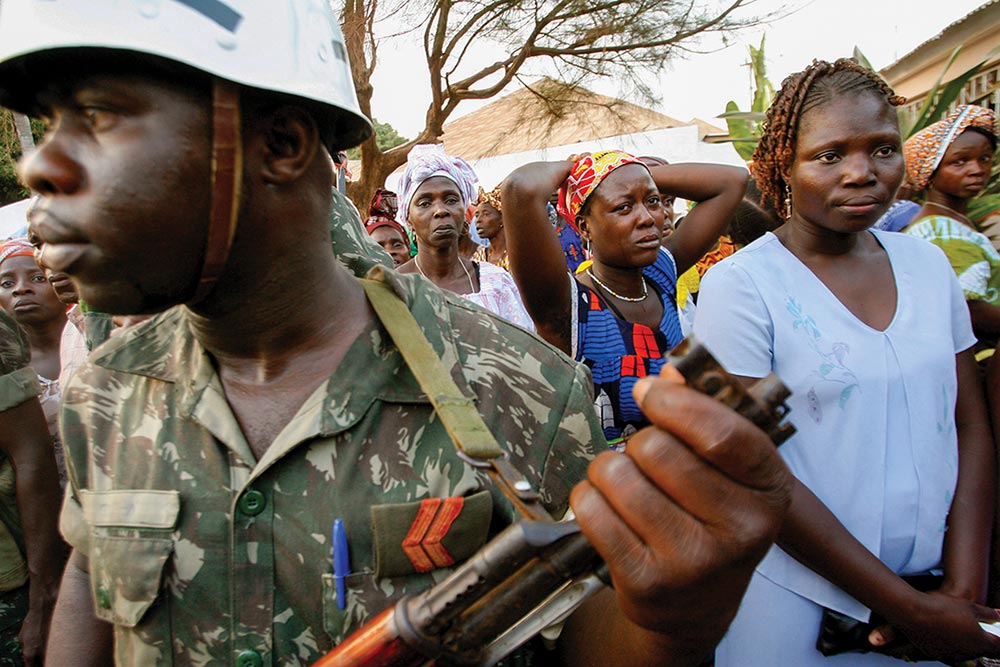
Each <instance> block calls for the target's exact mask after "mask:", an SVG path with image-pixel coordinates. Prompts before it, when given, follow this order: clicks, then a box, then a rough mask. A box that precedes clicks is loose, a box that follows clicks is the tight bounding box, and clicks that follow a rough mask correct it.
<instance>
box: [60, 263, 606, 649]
mask: <svg viewBox="0 0 1000 667" xmlns="http://www.w3.org/2000/svg"><path fill="white" fill-rule="evenodd" d="M356 261H357V266H356V269H362V268H365V266H371V263H367V264H366V263H365V262H364V261H362V260H361V259H360V258H358V259H357V260H356ZM387 273H388V277H387V281H388V282H389V283H390V285H391V286H392V287H393V289H394V290H395V291H396V292H397V293H398V294H400V295H401V296H402V297H403V298H404V300H405V301H406V303H407V304H408V306H409V308H410V310H411V312H412V313H413V315H414V317H415V318H416V319H417V321H418V322H419V323H420V325H421V326H422V328H423V329H424V332H425V335H426V337H427V339H428V340H429V341H430V343H431V345H432V346H433V347H434V349H435V351H436V352H437V353H438V354H439V355H440V358H441V359H442V360H443V362H444V364H445V366H446V368H448V369H449V370H450V372H451V374H452V376H453V377H454V379H455V381H456V383H457V384H458V385H459V387H460V388H461V390H462V391H463V392H465V393H466V394H467V395H469V396H472V397H474V398H475V400H476V402H477V408H478V409H479V412H480V414H481V415H482V416H483V418H484V420H485V421H486V424H487V425H488V426H489V427H490V428H491V430H492V431H493V433H494V434H495V435H496V437H497V440H498V441H499V443H500V445H501V446H502V447H504V448H505V449H506V450H508V451H509V452H510V455H511V462H512V463H513V464H514V465H515V466H516V467H517V468H519V469H520V470H521V471H522V472H523V473H524V474H525V475H526V476H527V477H528V478H529V479H530V480H532V482H533V484H534V485H536V486H537V488H539V489H541V491H542V495H543V499H544V503H545V504H546V506H547V507H548V508H549V510H550V511H551V512H552V513H553V515H554V516H561V515H562V514H563V513H564V512H565V511H566V508H567V506H568V495H569V491H570V489H571V488H572V486H573V484H574V483H575V482H576V481H578V480H580V479H582V478H583V476H584V474H585V469H586V466H587V463H588V462H589V460H590V459H591V458H592V457H593V456H594V455H595V453H596V450H595V444H594V443H602V442H603V439H602V438H601V432H600V429H599V428H598V426H597V424H596V419H595V415H594V412H593V407H592V403H591V396H590V394H591V390H590V387H591V383H590V378H589V375H588V374H587V371H586V369H585V368H584V367H583V366H580V365H578V364H576V363H574V362H573V361H572V360H570V359H569V358H568V357H566V356H564V355H561V354H558V353H556V352H555V351H554V349H553V348H551V347H550V346H548V345H547V344H545V343H544V342H542V341H541V340H540V339H538V338H536V337H535V336H533V335H531V334H529V333H527V332H525V331H523V330H521V329H519V328H517V327H514V326H511V325H508V324H507V323H506V322H504V321H502V320H501V319H499V318H497V317H495V316H493V315H491V314H489V313H487V312H486V311H484V310H482V309H480V308H478V307H476V306H474V305H471V304H469V303H468V302H467V301H465V300H464V299H462V298H461V297H458V296H457V295H451V294H449V293H444V292H442V291H440V290H438V289H436V288H434V287H433V286H432V285H431V284H430V283H428V282H427V281H425V280H423V279H421V278H420V277H419V276H400V275H398V274H395V273H394V272H391V271H390V272H387ZM62 420H63V421H62V427H63V434H64V446H65V448H66V450H67V454H68V456H67V461H68V464H69V473H70V483H71V488H70V490H69V492H68V493H67V498H66V502H65V505H64V509H63V515H62V521H61V526H62V530H63V533H64V535H65V537H66V539H67V540H68V541H69V542H70V543H71V544H72V545H73V546H74V547H76V548H77V549H80V550H81V551H82V552H83V553H85V554H86V555H88V556H89V558H90V579H91V584H92V592H93V595H94V602H95V608H96V611H97V614H98V616H100V617H101V618H103V619H106V620H108V621H111V622H112V623H114V624H115V638H116V642H115V644H116V646H115V652H116V659H117V663H118V664H119V665H143V666H147V665H207V664H232V665H241V666H242V665H257V664H264V665H290V664H291V665H295V664H309V663H311V662H312V661H314V660H315V659H317V658H318V657H319V656H321V655H322V654H323V653H324V652H326V651H327V650H329V649H330V648H331V647H332V646H333V645H335V644H336V643H337V642H339V641H340V640H341V639H342V638H344V637H345V636H346V635H347V634H349V633H350V632H352V631H353V630H355V629H356V628H358V627H359V626H360V625H361V624H362V623H363V622H364V621H365V620H366V619H368V618H370V617H371V616H373V615H374V614H376V613H377V612H379V611H381V610H382V609H384V608H385V607H387V606H388V605H389V604H390V603H391V602H392V601H393V600H395V599H398V598H399V597H401V596H402V595H403V594H405V593H409V592H415V591H419V590H422V589H424V588H426V587H427V586H429V585H431V584H432V583H434V582H435V581H437V580H440V579H441V578H442V577H443V576H444V575H445V574H447V573H448V572H449V571H450V568H449V565H450V564H453V563H456V562H459V561H461V560H463V559H465V558H467V557H468V556H469V555H471V554H472V553H473V552H474V551H475V550H476V549H477V548H478V547H479V546H481V545H482V544H483V542H484V541H485V540H486V539H487V538H488V537H489V536H490V535H492V534H495V533H496V532H498V531H499V530H500V529H501V528H502V527H503V526H504V525H506V524H508V523H510V522H511V521H512V519H513V518H514V516H513V511H512V509H511V507H510V505H509V504H508V503H507V501H506V499H505V498H504V497H503V496H502V495H501V494H500V493H499V492H498V491H496V489H495V488H494V487H493V486H492V483H491V482H490V481H489V479H488V478H486V477H484V476H481V475H480V474H479V473H477V472H475V471H474V470H473V469H472V468H470V467H469V466H468V465H467V464H466V463H464V462H463V461H462V460H461V459H460V458H458V456H457V454H456V451H455V448H454V446H453V445H452V443H451V442H450V440H449V439H448V436H447V435H446V433H445V431H444V429H443V428H442V426H441V423H440V421H439V420H438V419H437V418H436V417H435V414H434V411H433V409H432V407H431V405H430V404H429V403H428V401H427V399H426V396H425V395H424V394H423V393H422V392H421V390H420V388H419V386H418V384H417V382H416V380H415V379H414V377H413V376H412V375H411V373H410V371H409V369H408V368H407V367H406V365H405V364H404V362H403V361H402V359H401V357H400V354H399V352H398V351H397V350H396V348H395V346H394V345H393V344H392V343H391V341H389V340H388V337H387V334H386V332H385V330H384V329H383V328H382V327H381V325H379V324H378V323H371V324H370V325H369V327H368V328H367V330H365V331H364V332H363V333H362V334H361V335H360V336H359V337H358V338H357V339H356V340H355V341H354V343H353V346H352V347H351V349H350V351H349V352H348V353H347V355H346V356H345V358H344V360H343V361H342V362H341V364H340V366H339V368H338V369H337V370H336V372H335V373H334V374H333V376H332V377H331V378H330V380H329V381H328V382H327V383H325V384H324V385H322V386H320V387H319V388H318V389H317V390H316V391H315V392H314V393H313V395H312V396H311V397H310V398H309V399H308V400H307V401H306V402H305V404H304V405H303V406H302V408H301V409H300V410H299V412H298V414H297V415H296V417H295V418H294V419H293V420H292V422H291V423H290V424H289V425H288V426H287V427H286V428H285V429H284V431H283V432H282V433H281V434H280V435H279V436H278V438H277V439H276V440H275V441H274V443H273V444H272V445H271V446H270V448H269V450H268V451H267V453H266V455H265V457H264V458H263V459H262V460H260V461H257V460H255V458H254V456H253V455H252V454H251V452H250V448H249V447H248V445H247V443H246V441H245V439H244V437H243V434H242V432H241V431H240V428H239V425H238V424H237V421H236V419H235V417H234V416H233V414H232V411H231V409H230V407H229V405H228V404H227V402H226V399H225V397H224V394H223V390H222V386H221V384H220V381H219V378H218V376H217V375H216V373H215V370H214V367H213V364H212V362H211V360H210V359H209V357H208V355H207V354H206V352H205V351H204V349H203V348H201V346H200V345H199V344H198V342H197V341H196V340H195V339H194V337H193V336H192V334H191V331H190V329H189V327H188V324H187V321H186V319H185V311H184V310H183V309H180V308H177V309H173V310H170V311H168V312H166V313H163V314H161V315H158V316H157V317H155V318H153V319H152V320H150V321H149V322H146V323H144V324H140V325H138V326H136V327H134V328H133V329H131V330H129V331H126V332H124V333H123V334H121V335H120V336H118V337H115V338H113V339H112V340H110V341H109V342H108V343H106V344H105V345H104V346H103V347H102V348H100V349H99V350H97V351H96V352H95V353H93V354H91V356H90V358H89V360H88V362H87V363H86V364H85V365H84V366H83V367H82V368H81V369H80V370H79V371H78V373H77V375H76V376H75V377H74V378H73V380H72V381H71V382H70V385H69V387H68V388H66V390H65V391H64V393H63V413H62ZM336 518H340V519H342V520H343V522H344V524H345V526H346V528H347V536H348V541H349V545H350V547H349V551H350V557H351V567H352V574H351V575H350V576H349V577H348V578H347V581H346V584H347V595H346V601H345V602H346V605H345V606H346V608H345V609H343V610H341V609H339V608H338V604H337V599H336V594H335V586H334V579H333V577H332V560H331V527H332V524H333V522H334V519H336ZM428 526H429V527H428ZM408 535H409V536H410V537H411V538H412V537H413V536H414V535H416V536H417V539H416V540H413V539H411V540H409V541H408V542H407V546H406V547H404V540H406V539H407V536H408Z"/></svg>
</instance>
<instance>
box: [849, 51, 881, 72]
mask: <svg viewBox="0 0 1000 667" xmlns="http://www.w3.org/2000/svg"><path fill="white" fill-rule="evenodd" d="M854 59H855V60H857V61H858V64H859V65H864V66H865V67H867V68H868V69H870V70H871V71H873V72H877V71H878V70H876V69H875V68H874V67H872V64H871V62H869V61H868V58H867V57H866V56H865V54H863V53H862V52H861V49H859V48H858V47H856V46H855V47H854Z"/></svg>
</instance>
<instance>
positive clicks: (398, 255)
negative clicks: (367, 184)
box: [365, 188, 410, 267]
mask: <svg viewBox="0 0 1000 667" xmlns="http://www.w3.org/2000/svg"><path fill="white" fill-rule="evenodd" d="M398 209H399V206H398V204H397V203H396V193H395V192H392V191H390V190H383V189H382V188H379V189H378V190H376V191H375V196H374V197H372V201H371V204H369V206H368V219H367V220H365V231H366V232H368V235H369V236H371V237H372V239H374V241H375V242H376V243H378V244H379V245H380V246H382V249H383V250H385V251H386V252H387V253H389V256H390V257H392V263H393V266H397V267H398V266H400V265H402V264H405V263H406V262H408V261H410V237H409V235H408V234H407V233H406V230H405V229H403V225H401V224H399V223H398V222H396V213H397V211H398Z"/></svg>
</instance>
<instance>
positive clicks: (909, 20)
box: [372, 0, 986, 138]
mask: <svg viewBox="0 0 1000 667" xmlns="http://www.w3.org/2000/svg"><path fill="white" fill-rule="evenodd" d="M983 4H986V2H984V1H983V0H944V1H941V0H933V1H932V0H909V1H906V2H904V1H902V0H756V1H755V2H754V3H753V5H752V6H751V11H753V12H754V13H756V14H758V15H763V14H768V13H770V12H773V11H778V12H783V13H784V14H785V15H784V16H783V17H781V18H778V19H776V20H774V21H773V22H771V23H769V24H767V25H765V26H762V27H759V28H754V29H749V30H746V31H743V32H740V33H737V34H735V35H731V36H730V39H729V42H730V45H729V46H727V47H726V48H720V47H721V43H720V42H718V41H716V42H712V41H710V40H704V41H703V42H702V43H701V44H700V46H699V50H707V51H712V52H710V53H704V54H690V55H688V56H687V57H686V58H685V59H683V60H676V61H674V62H672V63H671V64H669V65H668V66H667V69H666V70H665V71H664V72H663V73H662V74H661V75H660V76H659V83H660V86H659V92H660V97H661V100H660V102H659V104H656V105H653V108H654V109H655V110H656V111H659V112H660V113H663V114H666V115H668V116H671V117H673V118H677V119H680V120H682V121H687V120H690V119H691V118H694V117H698V118H702V119H704V120H708V121H710V122H715V123H716V124H718V125H720V126H722V127H724V121H722V120H714V119H715V116H717V115H718V114H720V113H722V112H723V111H725V107H726V102H727V101H729V100H735V101H736V103H737V104H738V105H739V106H740V108H742V109H746V108H748V107H749V105H750V90H751V74H750V70H749V68H748V67H747V66H745V65H744V63H746V62H747V60H748V59H749V51H748V48H747V45H749V44H753V45H754V46H757V45H759V44H760V40H761V36H762V35H764V34H765V33H766V37H767V41H766V44H765V56H766V62H767V72H768V78H769V79H770V80H771V82H772V83H773V84H774V86H775V88H777V87H778V86H779V85H780V84H781V81H782V79H783V78H784V77H785V76H787V75H788V74H791V73H792V72H796V71H799V70H801V69H803V68H804V67H805V66H806V65H808V64H809V63H810V62H811V61H812V59H813V58H820V59H824V60H833V59H836V58H838V57H841V56H850V55H851V54H852V52H853V50H854V47H855V46H858V47H859V48H860V49H861V51H862V52H863V53H864V54H865V56H866V57H867V58H868V60H869V61H870V62H871V64H872V65H873V66H874V67H875V68H876V69H879V68H882V67H885V66H886V65H889V64H891V63H892V62H894V61H895V60H897V59H898V58H899V57H901V56H903V55H905V54H906V53H908V52H909V51H911V50H912V49H913V48H915V47H916V46H918V45H919V44H921V43H923V42H924V41H926V40H927V39H930V38H931V37H933V36H934V35H936V34H937V33H939V32H940V31H941V30H942V29H944V28H945V27H946V26H947V25H949V24H950V23H952V22H954V21H956V20H958V19H960V18H962V17H963V16H965V15H966V14H968V13H969V12H971V11H973V10H974V9H976V8H977V7H980V6H982V5H983ZM483 55H484V57H485V58H487V60H486V62H492V61H493V60H495V59H496V58H495V57H490V54H483ZM379 58H380V63H379V67H378V69H377V71H376V74H375V77H374V80H373V83H374V85H375V95H374V98H373V100H372V106H373V110H372V113H373V115H374V116H375V118H377V119H378V120H379V121H381V122H388V123H390V124H391V125H392V126H393V127H395V128H396V130H397V131H398V132H399V133H400V134H401V135H403V136H404V137H407V138H412V137H413V136H415V135H416V134H417V133H418V132H419V131H420V129H421V128H422V127H423V121H424V115H425V112H426V109H427V104H428V103H429V101H430V93H429V87H428V83H427V81H428V78H427V73H426V64H425V62H424V60H423V50H422V48H421V46H420V33H419V32H413V33H409V34H407V35H405V36H403V37H400V38H397V39H396V40H394V41H393V43H392V46H391V48H384V49H382V51H380V53H379ZM650 80H652V81H656V78H655V77H651V79H650ZM587 87H588V88H590V89H591V90H594V91H596V92H599V93H603V94H606V95H613V96H617V97H622V98H624V99H628V100H629V101H632V102H637V103H642V101H641V100H640V99H638V98H636V97H635V96H634V95H633V94H632V93H631V91H628V90H619V89H618V87H617V86H616V84H615V83H614V82H602V81H596V82H590V83H588V84H587ZM512 90H513V89H512ZM479 106H481V104H479V103H463V105H462V106H459V108H458V109H457V110H456V112H455V113H454V114H453V115H452V118H451V120H453V119H454V118H457V117H459V116H460V115H462V114H464V113H468V112H470V111H473V110H475V109H476V108H478V107H479Z"/></svg>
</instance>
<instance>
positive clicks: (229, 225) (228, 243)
mask: <svg viewBox="0 0 1000 667" xmlns="http://www.w3.org/2000/svg"><path fill="white" fill-rule="evenodd" d="M240 122H241V119H240V89H239V86H237V85H236V84H235V83H232V82H231V81H226V80H224V79H219V78H216V79H214V80H213V83H212V204H211V217H210V218H209V222H208V240H207V242H206V244H205V261H204V262H203V263H202V266H201V276H200V278H199V279H198V287H197V289H196V290H195V293H194V297H193V298H192V299H191V300H190V301H188V305H192V304H195V303H198V302H199V301H202V300H203V299H204V298H205V297H207V296H208V294H209V293H210V292H211V291H212V288H214V287H215V283H216V282H218V280H219V276H221V275H222V271H223V269H224V268H225V266H226V261H227V260H228V259H229V250H230V248H231V247H232V245H233V236H234V235H235V233H236V223H237V220H238V217H239V211H240V207H239V202H240V186H241V183H242V172H243V142H242V139H241V137H240Z"/></svg>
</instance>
